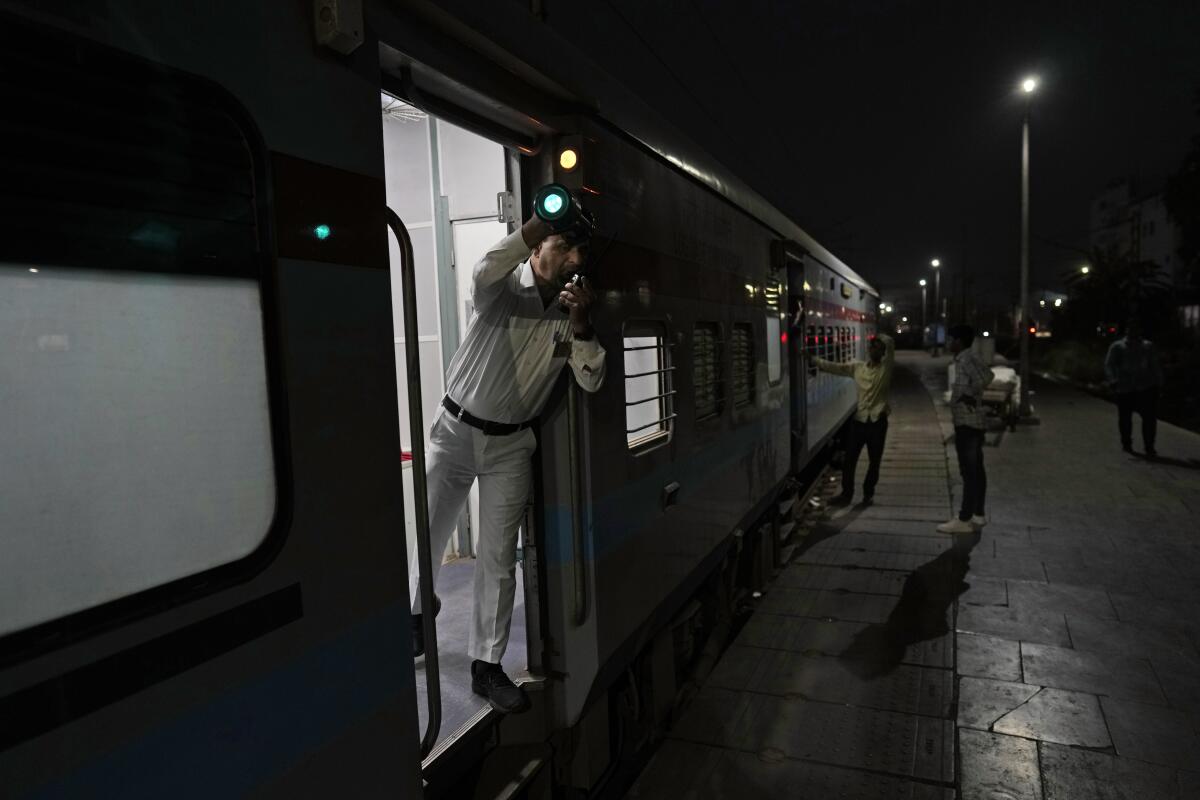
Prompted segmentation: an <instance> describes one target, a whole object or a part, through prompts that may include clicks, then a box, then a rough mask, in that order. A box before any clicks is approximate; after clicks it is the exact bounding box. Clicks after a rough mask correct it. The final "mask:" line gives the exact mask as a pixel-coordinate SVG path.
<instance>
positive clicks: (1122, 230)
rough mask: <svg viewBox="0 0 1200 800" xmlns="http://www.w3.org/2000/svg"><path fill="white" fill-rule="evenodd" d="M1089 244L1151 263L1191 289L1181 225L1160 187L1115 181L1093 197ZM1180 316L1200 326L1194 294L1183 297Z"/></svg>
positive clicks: (1177, 284)
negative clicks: (1140, 188)
mask: <svg viewBox="0 0 1200 800" xmlns="http://www.w3.org/2000/svg"><path fill="white" fill-rule="evenodd" d="M1089 222H1090V225H1089V231H1090V233H1089V244H1090V245H1091V247H1092V249H1093V250H1103V251H1107V252H1110V253H1112V254H1113V255H1115V256H1118V257H1119V256H1125V257H1127V258H1129V259H1130V260H1132V261H1149V262H1151V263H1154V264H1157V265H1158V267H1159V268H1160V269H1161V270H1162V278H1163V279H1164V280H1166V281H1168V282H1170V283H1171V285H1172V286H1174V287H1175V288H1176V289H1179V290H1184V289H1186V285H1185V284H1186V281H1185V274H1184V267H1185V265H1184V262H1183V259H1182V258H1180V256H1179V245H1180V233H1179V227H1178V226H1177V225H1176V224H1175V221H1174V220H1173V219H1172V218H1171V215H1170V214H1169V213H1168V212H1167V206H1166V204H1165V203H1164V202H1163V193H1162V192H1161V191H1158V192H1155V193H1153V194H1138V192H1137V187H1136V185H1135V184H1134V183H1133V182H1132V181H1128V180H1120V181H1114V182H1113V183H1111V184H1109V185H1108V187H1107V188H1106V189H1105V190H1104V191H1103V192H1101V193H1100V194H1099V195H1097V196H1096V197H1095V198H1094V199H1093V200H1092V207H1091V214H1090V219H1089ZM1178 297H1179V298H1180V302H1179V306H1178V309H1179V318H1180V321H1181V322H1182V323H1183V325H1184V326H1185V327H1189V328H1196V327H1200V304H1198V303H1197V298H1196V297H1195V296H1194V294H1192V293H1189V292H1186V291H1181V293H1180V294H1179V295H1178Z"/></svg>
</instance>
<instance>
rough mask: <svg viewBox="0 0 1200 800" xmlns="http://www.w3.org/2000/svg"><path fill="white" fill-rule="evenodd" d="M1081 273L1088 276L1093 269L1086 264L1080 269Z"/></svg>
mask: <svg viewBox="0 0 1200 800" xmlns="http://www.w3.org/2000/svg"><path fill="white" fill-rule="evenodd" d="M1079 271H1080V272H1081V273H1083V274H1084V275H1087V274H1088V273H1089V272H1091V271H1092V268H1091V267H1089V266H1088V265H1087V264H1084V265H1083V266H1082V267H1080V268H1079Z"/></svg>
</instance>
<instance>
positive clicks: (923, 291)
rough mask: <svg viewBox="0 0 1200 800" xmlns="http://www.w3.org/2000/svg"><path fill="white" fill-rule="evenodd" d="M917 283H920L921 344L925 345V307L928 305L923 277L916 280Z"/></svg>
mask: <svg viewBox="0 0 1200 800" xmlns="http://www.w3.org/2000/svg"><path fill="white" fill-rule="evenodd" d="M917 283H919V284H920V285H921V346H922V347H924V346H925V328H926V324H925V307H926V306H927V305H928V301H926V299H925V283H926V281H925V279H924V278H921V280H919V281H917Z"/></svg>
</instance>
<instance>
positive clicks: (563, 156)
mask: <svg viewBox="0 0 1200 800" xmlns="http://www.w3.org/2000/svg"><path fill="white" fill-rule="evenodd" d="M558 165H559V166H560V167H562V168H563V169H565V170H566V171H567V172H570V171H571V170H573V169H575V167H577V166H579V154H578V153H576V152H575V150H574V149H572V148H570V147H568V148H567V149H565V150H563V151H562V152H561V153H559V154H558Z"/></svg>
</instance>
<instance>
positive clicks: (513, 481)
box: [408, 408, 537, 664]
mask: <svg viewBox="0 0 1200 800" xmlns="http://www.w3.org/2000/svg"><path fill="white" fill-rule="evenodd" d="M536 447H537V440H536V439H535V438H534V435H533V430H532V429H530V428H526V429H525V430H523V431H517V432H516V433H512V434H509V435H507V436H488V435H486V434H484V432H483V431H481V430H478V429H476V428H472V427H471V426H470V425H468V424H467V423H465V422H462V421H460V420H457V419H455V418H454V416H453V415H452V414H450V413H449V412H448V411H446V409H444V408H443V409H441V410H440V411H439V412H438V415H437V417H436V418H435V419H434V421H433V427H432V428H430V430H429V446H428V447H426V448H425V469H426V473H427V475H428V497H429V538H430V546H431V547H432V553H433V585H434V586H435V587H436V586H437V576H438V571H439V570H440V569H441V565H442V556H443V554H444V553H445V552H446V544H447V543H448V542H449V541H450V534H451V533H453V532H454V528H455V526H456V525H457V524H458V518H459V515H460V514H462V510H463V506H464V505H465V504H466V502H467V496H468V494H469V493H470V491H471V484H472V483H474V482H475V479H476V478H478V479H479V517H480V519H479V520H478V524H479V547H478V553H477V554H476V555H477V558H476V561H475V604H474V607H473V609H472V614H471V636H470V641H469V642H468V644H467V653H468V654H469V655H470V656H471V658H474V659H478V660H480V661H488V662H491V663H493V664H498V663H499V662H500V658H501V657H502V656H503V655H504V650H505V648H506V647H507V646H508V631H509V627H510V625H511V624H512V611H513V600H514V598H515V596H516V588H517V579H516V571H517V532H518V531H519V530H520V527H521V519H522V516H523V514H524V511H525V504H526V503H527V501H528V499H529V488H530V482H531V476H532V471H533V467H532V464H531V462H530V458H531V456H532V455H533V451H534V449H536ZM416 559H417V556H416V553H415V552H414V554H413V563H412V564H410V565H409V570H408V589H409V596H410V597H412V598H413V603H412V610H413V613H414V614H420V613H421V595H420V592H419V591H418V581H419V578H420V569H419V566H418V564H417V560H416Z"/></svg>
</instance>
